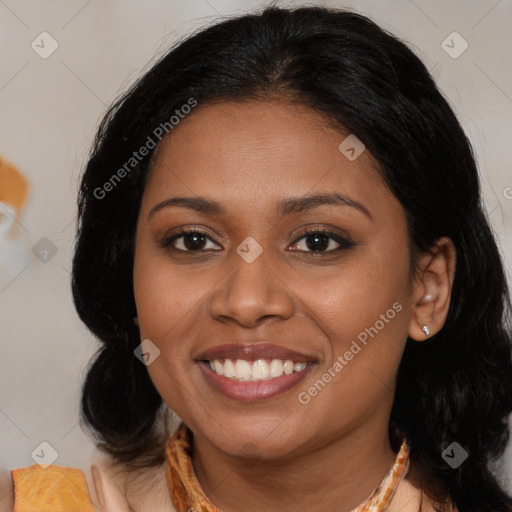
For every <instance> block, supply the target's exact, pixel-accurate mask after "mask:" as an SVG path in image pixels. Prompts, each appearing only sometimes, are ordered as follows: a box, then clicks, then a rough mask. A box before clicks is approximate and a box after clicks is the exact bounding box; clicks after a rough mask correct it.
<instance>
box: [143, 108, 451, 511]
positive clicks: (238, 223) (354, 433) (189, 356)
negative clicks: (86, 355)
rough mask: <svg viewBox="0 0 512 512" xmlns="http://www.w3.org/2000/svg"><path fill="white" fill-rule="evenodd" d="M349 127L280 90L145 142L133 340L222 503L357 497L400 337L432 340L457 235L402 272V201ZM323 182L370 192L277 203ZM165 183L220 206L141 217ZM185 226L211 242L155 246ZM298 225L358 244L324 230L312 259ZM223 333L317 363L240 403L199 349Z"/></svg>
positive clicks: (384, 415) (375, 477) (176, 192)
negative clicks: (355, 147)
mask: <svg viewBox="0 0 512 512" xmlns="http://www.w3.org/2000/svg"><path fill="white" fill-rule="evenodd" d="M347 135H348V134H347V133H343V132H342V131H341V130H340V129H336V128H335V127H333V126H332V125H330V124H329V123H328V122H327V120H326V119H325V118H324V117H323V116H322V115H321V114H319V113H317V112H314V111H312V110H310V109H308V108H307V107H301V106H297V105H291V104H289V103H287V102H286V101H284V100H283V101H280V102H277V101H273V102H271V101H267V102H244V103H235V102H220V103H216V104H211V105H206V106H201V105H199V106H198V107H196V109H194V112H193V113H192V114H190V115H189V116H188V117H187V118H186V119H184V120H183V121H181V122H180V124H179V125H178V126H176V127H175V128H174V129H173V131H172V132H171V133H170V134H169V136H168V137H167V138H166V139H164V140H163V141H162V143H161V145H160V146H159V148H158V152H157V153H156V155H155V159H154V165H153V168H152V170H151V173H150V176H149V180H148V183H147V186H146V188H145V191H144V195H143V200H142V204H141V209H140V215H139V221H138V225H137V231H136V250H135V265H134V293H135V299H136V305H137V317H138V324H139V327H140V333H141V339H150V340H151V341H152V342H153V343H154V344H155V345H157V346H158V348H159V349H160V351H161V354H160V356H159V357H158V358H156V359H155V361H154V362H153V363H152V364H150V365H149V366H148V371H149V374H150V377H151V379H152V380H153V382H154V384H155V386H156V388H157V390H158V392H159V393H160V394H161V396H162V398H163V400H164V401H165V402H166V404H167V405H168V406H169V407H170V408H171V409H172V410H173V411H175V412H176V413H177V414H178V416H179V417H180V418H182V419H183V421H184V422H185V423H186V424H187V425H188V426H189V427H190V428H191V430H192V431H193V433H194V445H193V465H194V470H195V473H196V476H197V478H198V480H199V483H200V484H201V486H202V487H203V490H204V491H205V493H206V495H207V496H208V498H209V499H210V500H211V501H212V503H213V504H214V505H216V506H217V507H218V508H221V509H222V510H223V511H224V512H235V511H239V510H240V506H241V505H240V504H243V510H245V511H248V512H252V511H258V512H259V511H261V510H266V511H282V510H287V511H299V510H300V511H303V510H308V511H309V512H317V511H322V512H329V511H332V512H334V511H336V512H340V511H343V510H351V509H352V508H355V507H356V506H357V505H358V504H359V503H360V502H362V501H363V500H364V499H366V498H367V497H368V495H369V494H370V493H371V492H372V491H373V489H374V488H375V487H376V486H377V485H379V484H380V482H381V480H382V479H383V477H384V476H385V474H386V473H387V472H388V471H389V470H390V468H391V466H392V465H393V463H394V460H395V456H396V454H395V453H394V452H393V451H392V450H391V447H390V443H389V439H388V434H387V430H388V422H389V415H390V410H391V405H392V400H393V392H394V378H395V375H396V371H397V368H398V365H399V362H400V358H401V355H402V352H403V349H404V346H405V342H406V339H407V336H410V337H412V338H413V339H416V340H419V341H423V340H425V339H426V336H425V334H424V333H423V332H422V331H421V328H422V326H423V325H425V324H427V325H428V327H429V329H430V332H431V335H433V334H435V333H436V332H437V331H438V330H439V329H441V327H442V325H443V324H444V321H445V319H446V314H447V312H448V307H449V301H450V293H451V287H452V283H453V275H454V271H455V249H454V247H453V244H452V242H451V240H449V239H447V238H443V239H440V240H438V243H437V245H436V246H435V247H433V252H432V253H425V254H422V255H421V256H420V259H419V268H418V272H417V273H416V276H415V277H413V276H412V274H411V269H410V266H409V257H410V248H409V245H408V239H407V223H406V217H405V212H404V209H403V207H402V206H401V204H400V203H399V201H398V200H397V199H396V198H395V197H394V195H393V194H392V193H391V192H390V191H389V189H388V188H387V187H386V185H385V184H384V182H383V181H382V179H381V177H380V175H379V173H378V171H377V164H376V162H375V160H374V159H373V157H372V155H371V154H370V153H369V151H368V150H365V151H364V152H363V153H362V154H361V155H360V156H359V157H358V158H357V159H356V160H354V161H349V160H348V159H347V158H346V157H345V156H344V155H343V154H342V153H341V152H340V150H339V149H338V146H339V144H340V143H341V142H342V141H343V140H344V139H345V137H346V136H347ZM333 191H335V192H338V193H339V194H342V195H343V196H346V197H349V198H350V199H352V200H354V201H357V202H359V203H361V204H362V205H364V207H366V208H367V210H368V211H369V213H370V215H371V218H370V217H369V216H367V215H365V213H363V212H362V211H360V210H359V209H357V208H355V207H353V206H349V205H343V206H340V205H332V204H331V205H321V206H318V207H316V208H313V209H310V210H307V211H302V212H296V213H292V214H289V215H286V216H278V215H277V214H276V211H275V209H276V204H277V202H278V201H280V200H281V199H283V198H284V197H295V196H303V195H309V194H314V193H324V192H333ZM173 196H205V197H208V198H210V199H214V200H216V201H218V202H219V203H220V204H221V205H222V206H223V207H224V208H225V213H222V214H219V213H218V214H206V213H199V212H197V211H194V210H192V209H188V208H184V207H178V206H171V207H166V208H162V209H160V210H158V211H157V212H155V213H154V214H153V215H149V213H150V211H151V210H152V208H154V207H155V205H157V204H159V203H161V202H162V201H165V200H166V199H168V198H170V197H173ZM180 227H185V228H188V229H190V228H192V227H197V228H200V229H202V230H203V231H205V232H206V233H207V236H208V237H209V238H210V239H211V240H209V239H208V238H207V239H206V241H205V243H204V244H203V245H202V246H200V245H199V246H200V247H201V248H203V249H206V252H203V253H202V254H200V255H197V251H196V253H194V252H193V251H190V250H189V252H186V249H187V246H185V245H184V243H185V242H186V241H188V242H189V243H190V237H189V238H188V239H186V238H185V239H184V238H179V239H177V240H175V242H174V244H171V245H170V246H168V247H167V248H163V247H162V246H161V243H160V242H161V241H162V240H163V239H165V238H166V237H169V236H172V235H173V234H176V233H177V232H178V231H179V228H180ZM309 228H326V229H330V230H332V231H333V232H334V233H336V234H338V235H340V236H342V237H346V236H348V237H349V238H350V239H351V240H352V242H353V243H354V246H353V247H352V248H350V249H342V250H341V251H338V252H332V251H331V249H335V248H337V247H339V244H338V243H337V242H336V241H335V240H333V239H331V238H327V239H322V241H323V242H324V243H325V244H326V246H325V247H323V248H320V250H319V251H318V252H319V253H318V252H317V253H316V254H315V250H314V245H310V247H308V244H307V242H308V240H309V241H310V242H313V244H314V240H312V238H311V237H309V238H304V231H305V230H306V229H309ZM248 236H251V237H253V238H254V239H255V240H256V241H257V242H258V244H259V245H260V246H261V248H262V249H263V252H262V253H261V255H260V256H259V257H258V258H257V259H256V260H255V261H253V262H252V263H250V264H249V263H247V262H246V261H245V260H244V259H242V258H241V257H240V256H239V255H238V253H237V252H236V248H237V246H239V244H241V242H242V241H243V240H244V239H245V238H246V237H248ZM327 243H328V244H329V245H328V246H327ZM173 246H174V248H175V249H174V251H173V250H172V247H173ZM188 247H190V245H189V246H188ZM311 247H313V248H311ZM179 249H182V252H180V250H179ZM322 251H323V252H322ZM329 251H331V252H329ZM322 254H323V255H322ZM425 297H426V298H425ZM397 302H398V303H399V304H400V305H401V306H402V309H401V311H400V312H398V313H397V314H396V316H395V317H394V318H393V319H392V320H390V321H389V322H387V323H385V326H384V327H383V328H381V329H380V330H379V332H378V334H377V335H375V336H374V337H373V338H370V337H369V338H368V343H367V345H366V346H364V347H363V348H362V350H361V351H360V352H359V353H358V354H357V355H355V356H354V358H353V359H352V360H351V361H349V362H348V364H347V365H346V366H344V368H343V370H342V371H340V372H338V373H337V374H336V377H335V378H333V379H332V380H331V381H330V382H329V383H328V384H327V385H326V386H325V387H324V388H323V389H322V390H321V391H320V392H319V393H318V394H317V395H316V396H314V397H312V398H311V400H310V401H309V403H307V404H306V405H304V404H302V403H300V402H299V400H298V394H299V393H300V392H304V391H307V390H308V388H310V387H311V386H312V385H313V384H314V383H315V382H316V381H317V380H318V379H320V378H321V377H322V375H323V374H325V373H326V372H327V371H328V369H329V368H331V367H332V366H333V364H334V363H335V361H336V360H337V357H338V356H343V355H344V354H345V352H346V351H347V350H348V349H349V348H350V346H351V343H352V341H353V340H356V339H357V336H358V334H360V333H361V332H362V331H364V330H365V328H368V327H370V326H374V325H375V323H376V321H377V320H379V319H380V318H381V316H380V315H382V314H385V313H386V311H387V310H389V309H390V308H392V305H393V304H394V303H397ZM234 339H243V340H246V342H252V341H257V340H267V341H270V342H272V343H276V344H279V345H283V346H285V347H288V348H291V349H294V350H296V351H299V352H301V353H305V354H308V355H312V356H314V357H315V359H316V361H317V363H316V365H315V367H314V369H313V371H311V372H310V373H309V374H308V375H307V376H306V378H305V380H303V381H302V382H301V383H300V384H299V385H298V386H296V387H294V388H293V389H291V390H290V391H288V392H286V393H284V394H282V395H280V396H278V397H274V398H271V399H268V400H262V401H258V402H245V403H244V402H239V401H234V400H231V399H229V398H227V397H225V396H223V395H221V394H220V393H219V392H218V391H216V390H215V389H214V388H212V387H211V386H210V385H209V384H208V382H207V381H206V380H205V378H204V376H203V374H202V372H201V371H200V369H199V368H198V365H197V363H196V362H195V361H194V356H195V355H197V354H199V352H201V351H203V350H205V349H207V348H211V347H214V346H216V345H219V344H224V343H229V342H230V341H232V340H234Z"/></svg>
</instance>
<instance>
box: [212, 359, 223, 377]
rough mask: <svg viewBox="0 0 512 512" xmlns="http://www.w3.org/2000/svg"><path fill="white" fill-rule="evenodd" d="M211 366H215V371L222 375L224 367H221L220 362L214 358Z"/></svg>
mask: <svg viewBox="0 0 512 512" xmlns="http://www.w3.org/2000/svg"><path fill="white" fill-rule="evenodd" d="M213 366H214V367H215V370H214V371H215V373H217V374H219V375H224V369H223V368H222V365H221V364H220V361H219V360H218V359H215V361H213Z"/></svg>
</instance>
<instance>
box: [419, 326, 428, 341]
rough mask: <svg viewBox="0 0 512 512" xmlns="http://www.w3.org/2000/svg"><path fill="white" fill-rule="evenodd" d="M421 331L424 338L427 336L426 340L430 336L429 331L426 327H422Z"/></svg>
mask: <svg viewBox="0 0 512 512" xmlns="http://www.w3.org/2000/svg"><path fill="white" fill-rule="evenodd" d="M421 330H422V331H423V332H424V333H425V336H427V338H428V337H429V336H430V331H429V330H428V327H427V326H426V325H424V326H423V327H422V328H421Z"/></svg>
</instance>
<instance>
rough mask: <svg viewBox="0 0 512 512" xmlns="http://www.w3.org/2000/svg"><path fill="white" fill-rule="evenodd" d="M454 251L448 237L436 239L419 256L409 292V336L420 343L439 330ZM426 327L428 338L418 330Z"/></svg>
mask: <svg viewBox="0 0 512 512" xmlns="http://www.w3.org/2000/svg"><path fill="white" fill-rule="evenodd" d="M456 260H457V251H456V249H455V245H454V244H453V241H452V240H451V238H448V237H441V238H439V239H437V240H436V241H435V243H434V245H433V246H432V248H431V250H430V251H429V252H427V253H424V254H422V255H421V256H420V258H419V261H418V269H417V271H416V279H415V283H414V285H413V291H412V311H411V324H410V326H409V337H410V338H412V339H414V340H417V341H423V340H425V339H426V338H428V337H430V336H433V335H434V334H436V333H437V332H439V331H440V330H441V328H442V327H443V325H444V323H445V321H446V317H447V315H448V309H449V307H450V298H451V294H452V286H453V280H454V278H455V268H456ZM425 325H426V326H427V328H428V331H429V333H428V335H427V334H426V333H425V332H424V331H423V330H422V329H423V326H425Z"/></svg>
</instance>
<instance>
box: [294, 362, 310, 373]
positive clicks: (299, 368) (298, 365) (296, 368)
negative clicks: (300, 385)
mask: <svg viewBox="0 0 512 512" xmlns="http://www.w3.org/2000/svg"><path fill="white" fill-rule="evenodd" d="M306 366H307V365H306V363H295V366H294V367H293V369H294V371H296V372H300V371H302V370H304V368H306Z"/></svg>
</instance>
